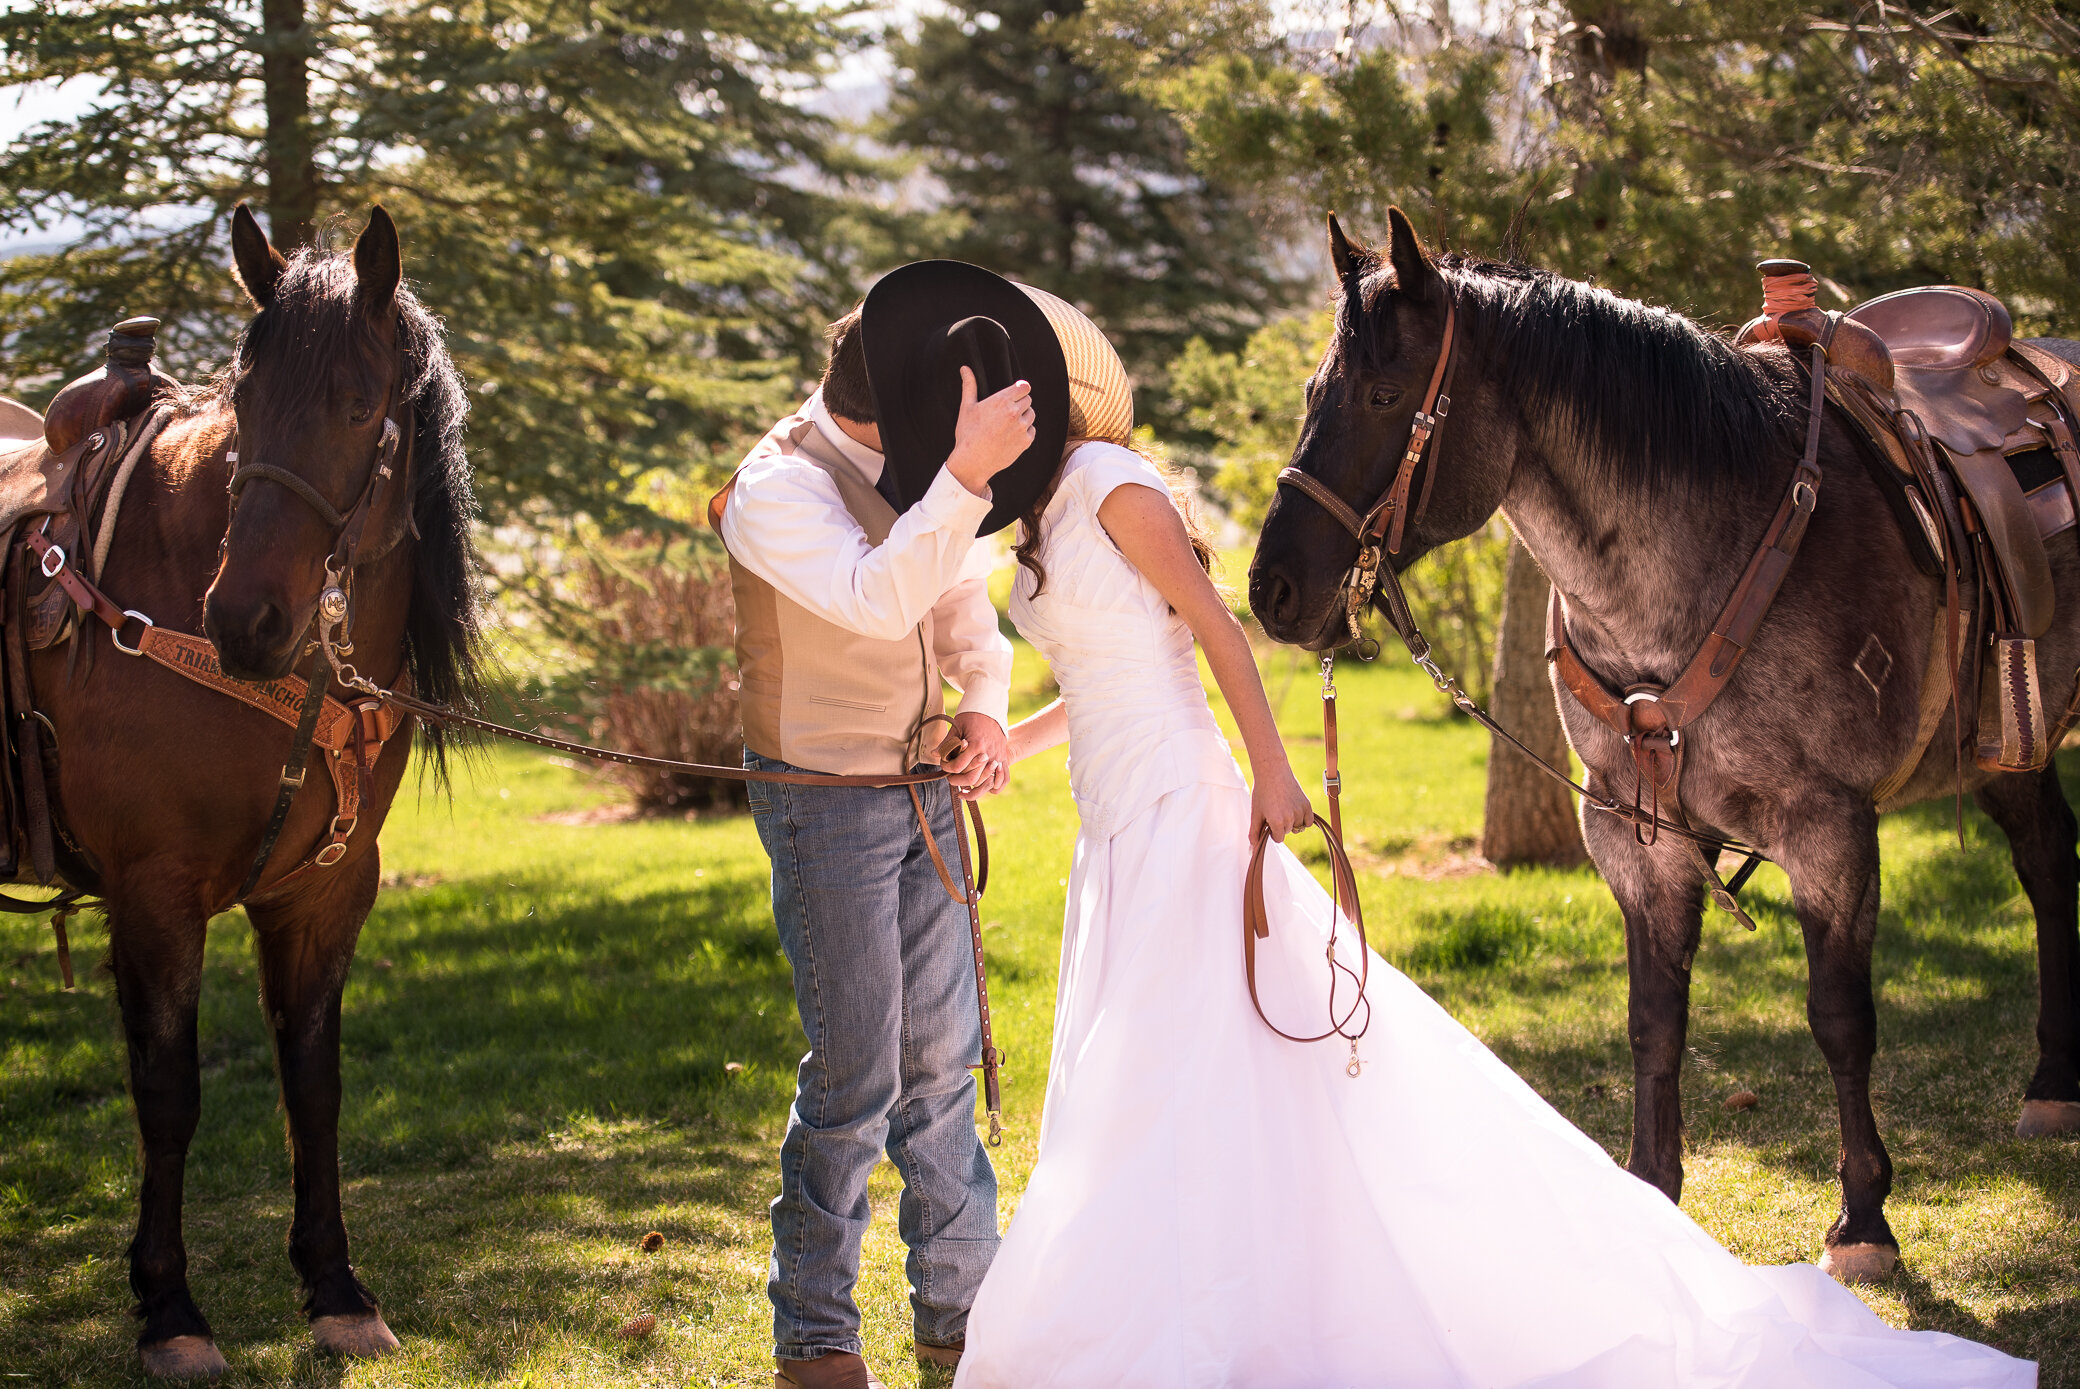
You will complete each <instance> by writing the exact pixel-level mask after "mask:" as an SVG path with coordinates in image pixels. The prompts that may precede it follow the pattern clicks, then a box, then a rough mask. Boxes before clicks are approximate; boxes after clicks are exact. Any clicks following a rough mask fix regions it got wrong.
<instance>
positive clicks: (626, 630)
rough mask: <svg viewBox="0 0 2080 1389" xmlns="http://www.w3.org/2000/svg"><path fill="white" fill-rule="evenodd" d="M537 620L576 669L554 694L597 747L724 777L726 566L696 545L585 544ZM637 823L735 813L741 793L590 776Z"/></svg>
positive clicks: (735, 760) (729, 705)
mask: <svg viewBox="0 0 2080 1389" xmlns="http://www.w3.org/2000/svg"><path fill="white" fill-rule="evenodd" d="M535 605H536V607H537V610H538V611H543V615H544V617H545V618H547V619H548V621H549V624H550V625H551V627H552V629H553V631H554V635H555V636H556V637H557V638H558V639H559V640H560V641H562V642H563V643H565V644H566V645H567V646H568V647H569V648H570V649H571V652H572V653H573V655H574V656H575V657H576V668H575V669H574V670H573V671H572V672H571V673H570V674H569V675H568V676H566V677H565V678H564V679H563V680H560V681H558V682H557V683H558V684H562V685H565V687H566V691H567V694H568V696H569V702H570V704H571V705H573V706H575V708H576V710H577V711H578V718H579V721H580V722H581V723H583V725H584V727H585V733H586V735H587V736H588V737H589V738H590V739H591V740H592V742H593V744H594V745H595V746H597V747H603V748H613V749H616V750H619V751H625V752H634V753H641V754H643V755H645V756H649V757H664V758H670V759H671V760H673V761H676V762H705V763H710V764H720V765H723V766H736V765H739V764H740V763H741V762H742V760H743V747H744V736H743V729H742V726H741V724H740V723H739V720H738V716H737V666H736V651H735V646H734V641H735V632H736V616H737V615H736V605H735V603H734V602H733V601H732V599H731V596H730V586H729V565H728V562H727V561H726V559H725V558H724V557H723V555H722V554H721V552H720V547H719V546H717V545H716V544H715V542H714V541H713V540H712V539H711V538H709V537H707V536H705V535H698V534H696V535H693V536H678V537H672V536H657V535H650V534H644V533H641V532H631V533H627V534H623V535H619V536H612V537H594V538H592V539H591V540H590V541H589V543H586V544H584V545H582V546H580V547H574V548H572V549H571V550H568V551H566V552H565V553H564V554H563V556H562V562H561V564H560V565H559V566H558V574H557V583H556V585H555V592H554V594H553V595H548V596H545V595H544V594H543V593H542V592H541V590H540V589H539V588H538V589H537V590H536V594H535ZM602 769H603V771H604V774H605V775H606V776H608V777H609V778H611V779H612V780H614V781H616V782H618V783H619V784H620V785H621V786H623V787H624V788H626V789H627V791H628V794H629V798H630V800H631V801H632V802H633V804H634V806H635V808H636V809H637V810H639V811H643V812H646V813H668V812H681V813H683V812H689V811H701V810H719V809H726V808H733V807H740V806H742V805H743V804H744V787H743V783H741V782H735V781H725V780H719V779H716V778H713V777H702V776H693V775H689V774H686V773H681V772H666V771H658V770H654V769H651V768H647V767H629V766H623V765H621V764H619V763H605V764H602Z"/></svg>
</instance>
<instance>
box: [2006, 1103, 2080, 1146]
mask: <svg viewBox="0 0 2080 1389" xmlns="http://www.w3.org/2000/svg"><path fill="white" fill-rule="evenodd" d="M2063 1133H2080V1104H2075V1103H2074V1102H2073V1101H2071V1100H2024V1101H2023V1102H2022V1121H2021V1122H2020V1123H2018V1124H2016V1125H2015V1136H2016V1137H2017V1138H2056V1137H2057V1136H2058V1135H2060V1134H2063Z"/></svg>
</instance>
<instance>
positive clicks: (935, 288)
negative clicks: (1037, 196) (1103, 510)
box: [860, 260, 1069, 535]
mask: <svg viewBox="0 0 2080 1389" xmlns="http://www.w3.org/2000/svg"><path fill="white" fill-rule="evenodd" d="M860 330H861V331H862V332H863V333H864V334H865V343H864V345H865V347H866V355H867V382H868V384H869V385H870V386H871V387H872V388H873V391H874V418H875V422H876V423H877V424H878V425H879V426H880V427H881V449H882V456H883V458H884V459H885V460H886V462H885V464H884V466H885V467H886V468H887V469H888V475H889V479H890V482H891V485H892V487H893V488H894V491H895V494H896V509H897V510H898V511H907V510H908V509H909V508H910V507H912V506H914V505H915V504H916V503H917V502H918V501H919V499H921V498H922V497H923V496H924V494H925V489H926V488H928V487H930V486H931V485H932V479H933V478H934V477H936V476H938V473H939V469H940V468H942V467H944V466H945V464H946V459H947V456H948V455H950V454H951V453H952V452H953V428H954V425H955V423H956V422H957V421H958V420H959V418H960V408H961V373H960V369H961V368H962V367H964V366H965V367H967V368H969V369H970V370H971V371H973V372H974V373H975V395H976V398H977V399H981V398H982V397H984V396H988V395H993V394H995V393H996V392H998V391H1001V390H1003V389H1004V388H1005V387H1006V386H1009V385H1011V384H1013V383H1014V382H1017V381H1020V380H1024V381H1028V382H1030V383H1032V387H1033V442H1032V444H1031V445H1030V446H1029V447H1028V448H1027V449H1026V451H1025V452H1024V453H1022V454H1020V455H1019V456H1018V461H1017V462H1015V463H1013V464H1012V465H1011V466H1010V467H1008V468H1006V469H1005V470H1004V471H1003V472H1001V473H998V474H997V475H996V476H995V477H994V478H992V479H990V484H989V487H990V496H991V499H992V500H991V504H990V509H989V515H987V516H985V517H984V518H983V520H982V525H981V527H980V528H979V529H978V530H977V531H976V532H975V533H976V534H977V535H988V534H989V533H990V532H991V531H996V530H1002V529H1003V528H1004V527H1005V526H1008V525H1010V524H1011V523H1012V522H1013V521H1015V520H1017V519H1018V518H1019V517H1020V516H1023V515H1024V514H1025V513H1026V510H1027V508H1029V507H1031V506H1032V504H1033V502H1034V501H1035V500H1036V499H1037V498H1038V497H1039V496H1040V493H1041V492H1042V491H1043V490H1045V488H1046V487H1047V484H1048V482H1049V481H1050V480H1051V479H1052V478H1053V477H1054V475H1055V470H1056V469H1057V468H1059V467H1060V466H1061V462H1062V449H1063V447H1064V446H1065V445H1066V444H1067V443H1068V441H1069V368H1068V366H1067V364H1066V363H1065V362H1064V360H1063V358H1062V345H1061V342H1060V340H1059V339H1057V338H1056V337H1055V332H1054V329H1053V327H1051V326H1050V325H1049V324H1048V321H1047V315H1046V314H1044V313H1042V312H1041V310H1040V306H1039V305H1038V304H1036V303H1034V302H1033V300H1032V299H1031V298H1030V297H1028V296H1027V295H1026V293H1025V291H1023V290H1021V289H1020V288H1019V287H1018V286H1017V285H1015V284H1013V283H1011V281H1009V280H1007V279H1005V278H1004V277H1003V276H1001V275H995V274H992V273H990V272H989V271H987V270H984V269H983V268H982V267H981V266H979V265H969V264H967V263H966V262H965V261H958V260H920V261H914V262H912V263H911V264H909V265H906V266H903V267H902V268H901V269H898V270H891V271H890V272H889V273H888V274H886V275H884V276H882V277H881V279H880V281H879V282H878V283H876V284H875V286H874V288H873V289H872V291H870V292H869V293H868V295H867V303H866V307H865V309H864V310H863V311H862V312H861V316H860Z"/></svg>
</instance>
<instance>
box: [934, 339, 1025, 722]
mask: <svg viewBox="0 0 2080 1389" xmlns="http://www.w3.org/2000/svg"><path fill="white" fill-rule="evenodd" d="M1032 442H1033V387H1032V385H1031V383H1029V382H1025V381H1014V382H1012V383H1011V384H1010V385H1008V386H1006V387H1005V388H1004V389H1003V390H1001V391H998V392H997V393H996V394H995V395H993V396H989V397H988V398H986V399H983V400H977V399H976V398H975V373H974V372H972V371H970V370H969V369H968V368H966V367H962V368H961V415H960V419H959V420H957V421H956V422H955V423H954V426H953V453H952V455H951V456H950V457H948V458H947V460H946V471H947V472H949V473H952V474H953V475H954V477H955V479H956V480H958V481H959V483H960V485H961V486H963V487H965V488H967V489H968V490H969V491H970V492H973V493H974V494H975V495H976V496H978V497H987V496H988V495H989V480H990V479H991V478H993V477H995V476H996V475H997V474H998V473H1001V472H1003V471H1004V470H1005V469H1006V468H1008V467H1010V466H1011V465H1012V464H1013V463H1016V462H1017V461H1018V456H1019V455H1020V454H1022V453H1024V452H1025V451H1026V449H1027V448H1029V447H1030V446H1031V445H1032ZM1002 732H1003V731H1002V730H1001V729H999V730H998V733H999V736H1001V735H1002Z"/></svg>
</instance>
